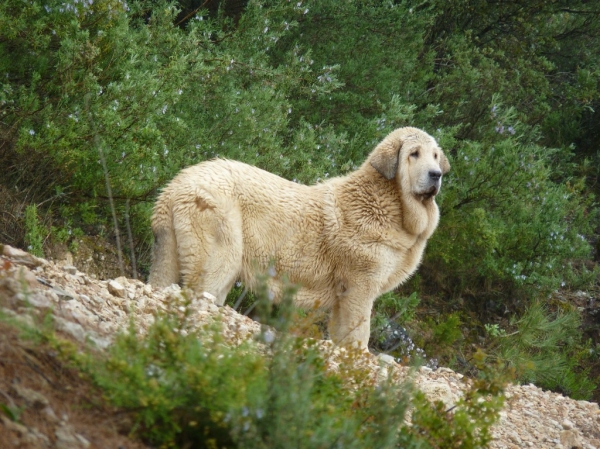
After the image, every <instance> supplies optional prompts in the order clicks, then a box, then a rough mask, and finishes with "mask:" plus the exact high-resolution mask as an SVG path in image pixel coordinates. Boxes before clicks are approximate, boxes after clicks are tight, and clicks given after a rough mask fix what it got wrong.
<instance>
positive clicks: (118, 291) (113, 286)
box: [107, 279, 127, 298]
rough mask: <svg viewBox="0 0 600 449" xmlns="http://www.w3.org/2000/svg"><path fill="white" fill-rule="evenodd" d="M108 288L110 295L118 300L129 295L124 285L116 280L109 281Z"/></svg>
mask: <svg viewBox="0 0 600 449" xmlns="http://www.w3.org/2000/svg"><path fill="white" fill-rule="evenodd" d="M107 288H108V291H109V293H110V294H112V295H113V296H116V297H118V298H125V295H126V293H127V292H126V291H125V287H123V285H121V283H120V282H118V281H116V280H114V279H111V280H110V281H108V284H107Z"/></svg>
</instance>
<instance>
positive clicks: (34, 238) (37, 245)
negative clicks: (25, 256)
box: [25, 204, 47, 257]
mask: <svg viewBox="0 0 600 449" xmlns="http://www.w3.org/2000/svg"><path fill="white" fill-rule="evenodd" d="M46 234H47V230H46V228H45V227H44V226H43V225H42V224H41V223H40V219H39V217H38V209H37V206H36V205H35V204H31V205H29V206H27V207H26V208H25V244H26V245H27V251H29V252H30V253H31V254H33V255H35V256H38V257H44V239H45V237H46Z"/></svg>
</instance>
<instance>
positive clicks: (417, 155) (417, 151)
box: [410, 150, 419, 157]
mask: <svg viewBox="0 0 600 449" xmlns="http://www.w3.org/2000/svg"><path fill="white" fill-rule="evenodd" d="M410 155H411V156H412V157H419V150H416V151H413V152H412V153H410Z"/></svg>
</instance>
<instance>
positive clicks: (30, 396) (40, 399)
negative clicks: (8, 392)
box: [12, 384, 50, 408]
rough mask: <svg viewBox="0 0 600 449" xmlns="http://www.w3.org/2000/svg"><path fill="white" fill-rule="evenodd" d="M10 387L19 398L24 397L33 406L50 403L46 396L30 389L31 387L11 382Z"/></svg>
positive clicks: (41, 406)
mask: <svg viewBox="0 0 600 449" xmlns="http://www.w3.org/2000/svg"><path fill="white" fill-rule="evenodd" d="M12 389H13V390H15V392H16V393H17V394H18V395H19V396H20V397H21V398H23V399H25V401H26V402H28V403H29V404H30V405H32V406H33V407H36V408H44V407H46V406H47V405H48V404H49V403H50V402H49V401H48V399H47V398H46V396H44V395H43V394H42V393H39V392H37V391H35V390H32V389H31V388H27V387H24V386H23V385H20V384H13V385H12Z"/></svg>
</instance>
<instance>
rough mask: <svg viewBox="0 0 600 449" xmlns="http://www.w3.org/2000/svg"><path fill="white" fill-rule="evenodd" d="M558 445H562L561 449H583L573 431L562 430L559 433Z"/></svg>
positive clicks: (577, 435) (575, 432)
mask: <svg viewBox="0 0 600 449" xmlns="http://www.w3.org/2000/svg"><path fill="white" fill-rule="evenodd" d="M560 443H561V444H562V445H563V447H565V448H568V449H573V448H580V447H583V446H582V444H581V439H580V438H579V434H578V433H577V431H575V430H573V429H570V430H563V431H562V432H561V433H560Z"/></svg>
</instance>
